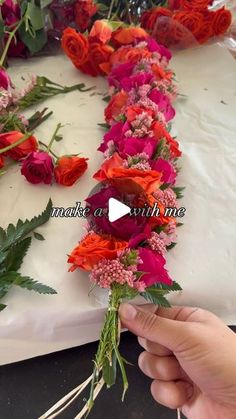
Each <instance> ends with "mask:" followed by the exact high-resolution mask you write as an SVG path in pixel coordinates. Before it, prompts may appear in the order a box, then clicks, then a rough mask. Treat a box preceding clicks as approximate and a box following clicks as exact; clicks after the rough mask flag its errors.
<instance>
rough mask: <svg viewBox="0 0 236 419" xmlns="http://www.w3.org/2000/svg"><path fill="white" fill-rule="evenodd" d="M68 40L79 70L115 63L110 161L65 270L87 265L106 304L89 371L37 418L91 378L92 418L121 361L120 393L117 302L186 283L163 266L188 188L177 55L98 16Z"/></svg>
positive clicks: (52, 412)
mask: <svg viewBox="0 0 236 419" xmlns="http://www.w3.org/2000/svg"><path fill="white" fill-rule="evenodd" d="M105 25H106V29H107V23H105ZM98 28H100V29H99V30H98ZM111 39H113V40H116V42H117V47H116V48H115V45H114V47H113V51H112V53H111V54H110V55H109V58H107V57H106V59H107V62H106V63H105V62H102V63H101V65H99V64H98V62H92V60H91V57H90V51H91V50H90V49H89V45H91V49H93V46H94V44H93V43H96V44H97V45H99V46H100V48H103V47H104V46H106V43H107V42H109V41H110V40H111ZM108 40H109V41H108ZM62 46H63V48H64V50H65V51H66V52H67V53H68V55H69V57H70V58H71V60H72V62H73V63H74V64H75V65H76V66H77V67H78V68H81V69H82V70H84V69H85V68H89V67H90V66H92V65H94V66H97V68H100V69H101V71H104V68H106V70H107V69H108V68H109V72H108V78H107V80H108V84H109V88H110V91H109V97H108V100H109V103H108V104H107V107H106V109H105V125H104V127H105V128H106V133H105V135H104V137H103V141H102V143H101V144H100V146H99V151H101V152H102V153H103V155H104V162H103V164H102V165H101V168H100V169H99V170H98V171H97V172H96V173H95V175H94V178H95V179H96V180H97V181H98V182H99V184H98V187H97V191H96V193H93V194H92V195H90V196H89V197H88V198H87V200H86V202H87V206H88V208H89V218H88V226H87V232H86V234H85V235H84V237H82V239H81V240H80V242H79V243H78V245H77V246H76V247H75V248H74V249H73V250H72V252H71V253H70V255H69V257H68V263H69V264H70V269H69V270H70V271H75V270H77V269H81V270H83V271H87V272H88V273H89V277H90V280H91V283H92V287H95V286H99V287H102V288H104V289H107V290H108V292H109V301H108V308H107V311H106V315H105V322H104V326H103V328H102V331H101V336H100V341H99V345H98V350H97V353H96V356H95V359H94V367H93V372H92V374H91V376H90V377H89V378H88V379H87V380H86V381H85V382H84V383H82V384H81V385H79V386H78V387H77V388H76V389H74V390H72V391H71V392H70V393H69V394H68V395H67V396H65V397H64V398H63V399H62V400H61V401H60V402H58V403H57V404H56V405H55V406H54V407H52V408H51V409H49V411H48V412H47V413H45V414H44V415H43V416H42V417H41V419H46V418H48V419H49V418H53V417H56V416H57V415H58V414H59V413H61V412H62V411H63V410H64V409H65V408H66V407H67V406H68V405H69V404H70V403H71V402H72V401H73V400H74V399H75V398H76V397H78V396H79V395H80V394H81V393H82V391H83V390H84V389H85V388H86V387H87V386H88V385H90V393H89V397H88V400H87V402H86V404H85V406H84V408H83V409H82V410H81V411H80V413H79V414H78V415H77V416H76V418H77V419H78V418H82V417H84V415H86V417H87V415H88V414H89V413H90V411H91V409H92V407H93V404H94V400H95V398H96V397H97V395H98V394H99V392H100V391H101V389H102V388H103V386H104V385H106V386H107V388H109V387H110V386H112V385H113V384H115V381H116V374H117V367H119V369H120V372H121V375H122V379H123V395H122V399H124V396H125V393H126V391H127V389H128V378H127V375H126V370H125V364H126V362H127V361H126V360H125V359H124V358H123V357H122V354H121V353H120V351H119V341H120V322H119V317H118V309H119V305H120V303H121V301H123V300H131V299H133V298H135V297H136V296H141V297H143V298H145V299H146V300H147V301H149V302H152V303H154V304H158V305H162V306H166V307H169V306H170V304H169V302H168V300H167V299H166V297H165V296H166V295H167V294H168V293H170V292H171V291H179V290H181V287H180V286H179V285H178V284H177V283H176V282H175V281H173V280H172V278H171V277H170V275H169V274H168V271H167V269H166V266H165V265H166V254H167V252H168V251H169V250H170V249H171V248H172V247H174V246H175V244H176V241H177V234H176V233H177V228H178V226H180V225H181V223H179V222H178V221H177V219H176V215H175V214H176V212H175V210H178V209H179V206H178V203H177V200H178V198H180V197H181V196H182V194H181V192H182V189H183V188H179V187H177V186H176V178H177V173H178V170H179V168H178V159H179V158H180V156H181V151H180V149H179V144H178V141H177V139H176V138H174V137H173V136H172V135H171V133H170V130H171V121H172V119H173V118H174V116H175V110H174V107H173V102H174V100H175V99H176V97H177V95H178V93H177V88H176V85H175V76H174V73H173V71H172V70H171V69H170V68H169V61H170V59H171V53H170V51H169V50H168V49H166V48H165V47H164V46H162V45H160V44H158V43H157V42H156V41H155V40H154V39H153V38H150V37H149V36H148V34H147V33H146V32H145V31H144V30H143V29H140V28H134V27H130V28H120V29H118V30H116V31H115V32H113V33H112V30H111V29H110V31H109V32H108V31H107V30H105V28H104V25H103V22H99V21H98V22H96V24H95V26H94V27H93V28H92V29H91V31H90V34H89V36H88V39H87V37H86V36H85V35H82V34H80V33H79V34H78V33H76V32H75V31H73V30H72V29H66V30H65V32H64V35H63V38H62ZM111 198H113V199H116V200H119V201H120V202H122V203H124V204H125V205H128V206H129V207H130V209H131V214H129V215H126V216H124V217H122V218H121V219H119V220H117V221H114V222H111V221H110V220H109V216H108V207H109V200H110V199H111ZM148 209H149V210H150V211H149V212H148V215H147V210H148ZM143 214H146V216H143ZM181 217H182V216H181Z"/></svg>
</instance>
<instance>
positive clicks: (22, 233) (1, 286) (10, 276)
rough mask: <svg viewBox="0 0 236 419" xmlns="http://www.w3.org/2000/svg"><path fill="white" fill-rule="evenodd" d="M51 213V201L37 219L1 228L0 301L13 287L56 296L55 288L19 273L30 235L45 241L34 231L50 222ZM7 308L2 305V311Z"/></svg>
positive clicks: (20, 221) (0, 305) (30, 240)
mask: <svg viewBox="0 0 236 419" xmlns="http://www.w3.org/2000/svg"><path fill="white" fill-rule="evenodd" d="M51 211H52V201H51V199H50V200H49V202H48V204H47V207H46V209H45V210H44V211H43V212H42V213H41V214H40V215H38V216H37V217H33V218H32V219H31V220H25V221H22V220H18V222H17V224H16V225H15V226H14V225H13V224H9V225H8V227H7V228H6V229H5V230H4V229H3V228H2V227H0V299H1V298H3V297H5V295H6V294H7V292H8V291H9V290H10V288H11V287H12V286H13V285H17V286H19V287H21V288H25V289H27V290H30V291H31V290H33V291H35V292H38V293H40V294H56V291H55V290H54V289H53V288H51V287H48V286H47V285H43V284H41V283H40V282H38V281H35V280H34V279H32V278H30V277H29V276H24V275H22V274H21V273H19V272H18V270H19V269H20V268H21V265H22V263H23V259H24V257H25V255H26V254H27V251H28V249H29V247H30V245H31V242H32V237H30V236H29V234H30V233H33V234H34V237H35V238H36V239H38V240H44V237H43V236H42V235H41V234H39V233H37V232H34V230H35V229H36V228H38V227H39V226H41V225H42V224H44V223H46V222H47V221H48V220H49V218H50V215H51ZM5 307H6V305H5V304H0V311H1V310H3V309H4V308H5Z"/></svg>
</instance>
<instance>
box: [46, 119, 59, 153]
mask: <svg viewBox="0 0 236 419" xmlns="http://www.w3.org/2000/svg"><path fill="white" fill-rule="evenodd" d="M61 127H62V124H61V123H60V122H59V124H57V126H56V129H55V131H54V133H53V135H52V138H51V140H50V143H49V144H48V146H47V152H48V153H49V152H50V151H51V147H52V144H53V141H54V140H55V138H56V136H57V133H58V131H59V130H60V129H61Z"/></svg>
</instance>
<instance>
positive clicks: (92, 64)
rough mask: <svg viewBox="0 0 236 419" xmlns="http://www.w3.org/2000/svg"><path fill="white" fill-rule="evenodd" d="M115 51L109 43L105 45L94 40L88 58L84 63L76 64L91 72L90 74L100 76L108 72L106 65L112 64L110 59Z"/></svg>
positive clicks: (81, 68)
mask: <svg viewBox="0 0 236 419" xmlns="http://www.w3.org/2000/svg"><path fill="white" fill-rule="evenodd" d="M112 52H113V48H112V47H110V46H109V45H103V44H101V43H98V42H92V43H91V44H89V56H88V59H87V60H86V61H85V63H83V64H82V65H77V64H76V63H75V62H74V65H75V66H76V67H77V68H78V69H79V70H81V71H83V73H86V74H89V75H90V76H93V77H95V76H98V75H99V74H101V75H104V74H106V71H105V70H106V66H110V63H109V60H110V56H111V54H112Z"/></svg>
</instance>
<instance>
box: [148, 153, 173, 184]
mask: <svg viewBox="0 0 236 419" xmlns="http://www.w3.org/2000/svg"><path fill="white" fill-rule="evenodd" d="M151 168H152V170H156V171H157V172H161V173H162V178H161V180H162V182H164V183H169V184H171V185H173V184H174V183H175V180H176V171H175V169H174V167H173V165H172V164H171V163H170V162H169V161H168V160H164V159H161V158H159V159H157V160H153V161H152V162H151Z"/></svg>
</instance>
